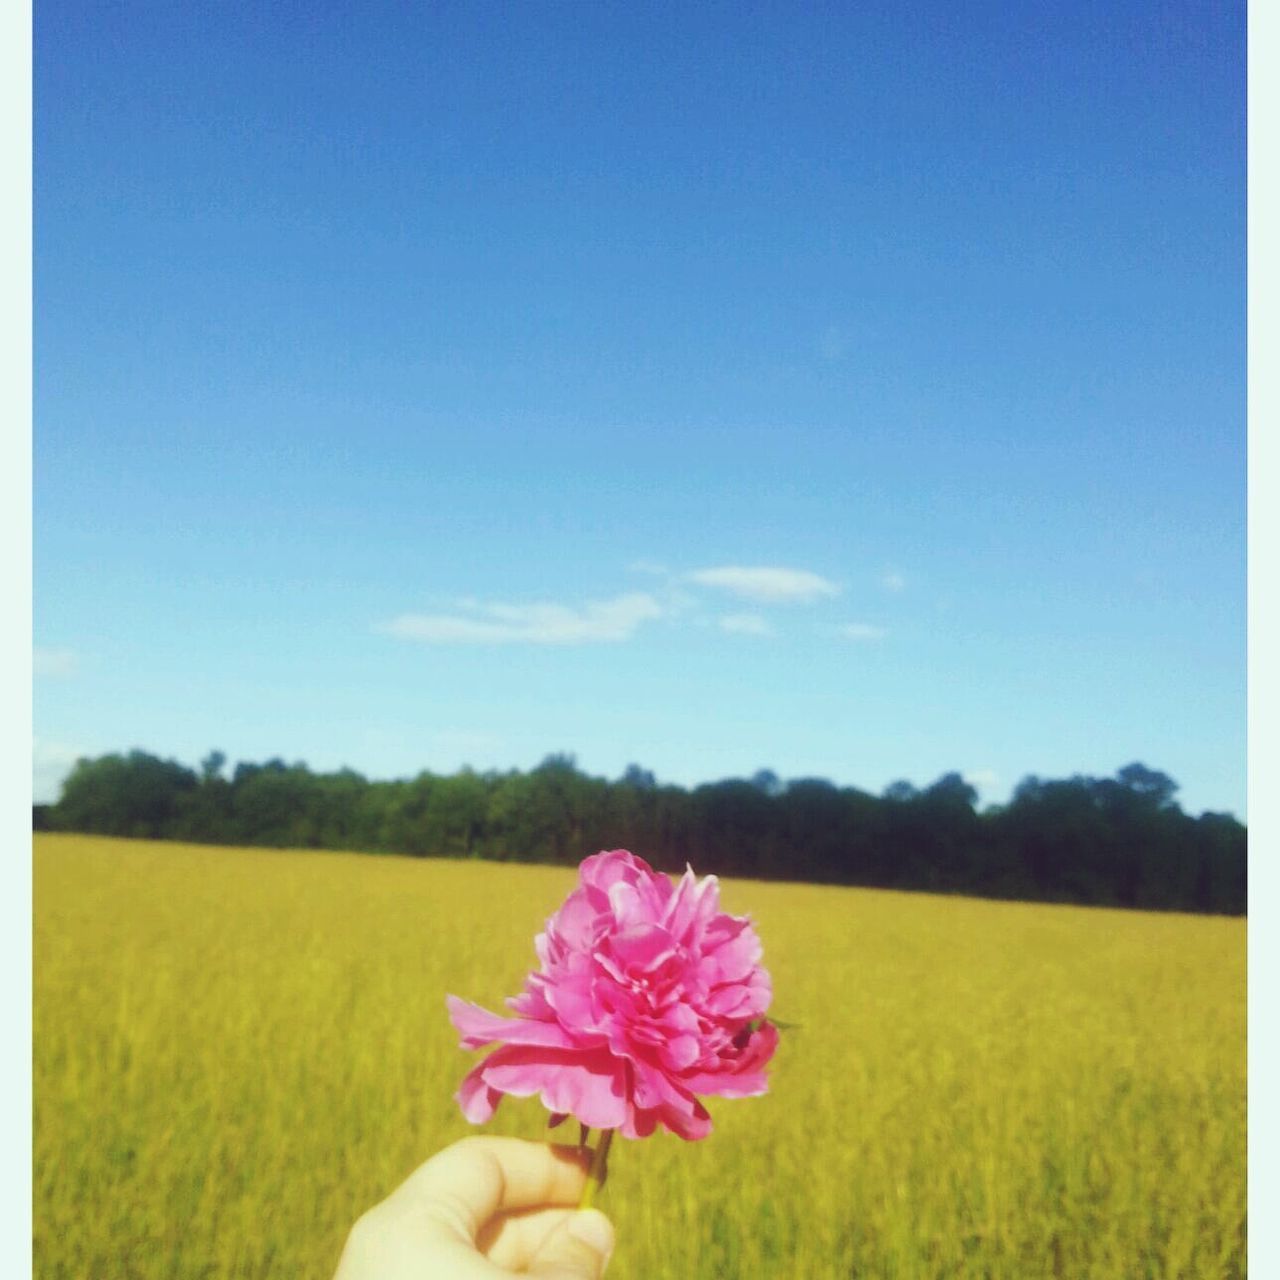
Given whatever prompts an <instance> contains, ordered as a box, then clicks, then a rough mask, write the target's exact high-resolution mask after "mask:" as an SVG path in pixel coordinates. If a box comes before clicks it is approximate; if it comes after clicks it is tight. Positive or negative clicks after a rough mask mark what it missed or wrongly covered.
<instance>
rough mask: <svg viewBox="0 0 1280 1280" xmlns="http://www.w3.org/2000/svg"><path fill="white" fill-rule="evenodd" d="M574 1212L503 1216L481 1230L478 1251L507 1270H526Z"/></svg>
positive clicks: (544, 1211)
mask: <svg viewBox="0 0 1280 1280" xmlns="http://www.w3.org/2000/svg"><path fill="white" fill-rule="evenodd" d="M572 1212H573V1210H572V1209H521V1210H519V1211H518V1212H516V1213H499V1214H497V1215H496V1216H494V1217H492V1218H490V1219H489V1221H488V1222H486V1223H485V1224H484V1226H483V1227H481V1228H480V1234H479V1235H478V1236H477V1237H476V1248H477V1249H478V1250H479V1251H480V1252H481V1253H482V1254H484V1256H485V1257H486V1258H488V1259H489V1261H490V1262H492V1263H494V1264H495V1265H497V1266H499V1267H503V1268H505V1269H506V1270H507V1271H516V1272H521V1271H524V1269H525V1268H526V1267H527V1266H528V1265H529V1262H530V1259H532V1258H533V1257H534V1256H535V1255H536V1254H537V1252H538V1250H539V1249H541V1248H542V1246H543V1244H544V1243H545V1242H546V1239H547V1237H548V1236H549V1235H550V1234H551V1233H552V1232H553V1231H554V1230H555V1229H556V1228H557V1227H558V1226H559V1225H560V1224H561V1223H562V1222H563V1221H564V1220H565V1219H566V1218H567V1217H568V1216H569V1215H570V1214H571V1213H572Z"/></svg>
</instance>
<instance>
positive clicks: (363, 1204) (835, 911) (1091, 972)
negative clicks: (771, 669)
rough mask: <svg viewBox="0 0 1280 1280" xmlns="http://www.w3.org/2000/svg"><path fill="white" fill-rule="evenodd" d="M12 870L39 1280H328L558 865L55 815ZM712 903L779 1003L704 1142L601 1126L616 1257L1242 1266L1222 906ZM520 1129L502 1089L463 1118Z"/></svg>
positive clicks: (1032, 1268)
mask: <svg viewBox="0 0 1280 1280" xmlns="http://www.w3.org/2000/svg"><path fill="white" fill-rule="evenodd" d="M637 852H641V853H643V850H638V851H637ZM34 857H35V862H34V866H35V956H34V961H35V991H34V1002H35V1003H34V1035H35V1060H34V1088H35V1175H34V1176H35V1183H34V1186H35V1200H34V1217H35V1233H36V1235H35V1253H36V1267H35V1273H36V1275H37V1276H40V1277H47V1278H48V1280H54V1278H58V1280H71V1278H72V1277H75V1278H76V1280H80V1278H82V1277H88V1276H93V1277H117V1276H119V1277H140V1278H141V1277H146V1278H148V1280H150V1278H152V1277H156V1278H158V1277H212V1276H237V1277H240V1276H245V1277H248V1276H253V1277H265V1276H320V1277H327V1276H328V1275H330V1274H331V1273H332V1270H333V1268H334V1266H335V1265H336V1261H337V1257H338V1254H339V1252H340V1249H341V1246H342V1242H343V1238H344V1236H345V1234H346V1231H347V1229H348V1228H349V1226H350V1224H351V1223H352V1221H354V1219H355V1218H356V1217H357V1216H358V1215H359V1213H360V1212H361V1211H363V1209H365V1208H367V1207H368V1206H369V1205H371V1204H372V1203H373V1202H374V1201H376V1200H377V1199H380V1198H381V1197H382V1196H383V1195H385V1194H386V1193H387V1192H388V1191H389V1190H390V1189H391V1188H392V1187H393V1186H394V1185H395V1184H396V1183H398V1182H399V1181H400V1180H401V1179H402V1178H403V1177H404V1176H405V1175H406V1174H407V1173H408V1172H409V1171H410V1170H411V1169H412V1168H413V1167H414V1166H415V1165H416V1164H418V1163H419V1162H420V1161H421V1160H423V1159H424V1158H425V1157H426V1156H427V1155H429V1154H430V1153H431V1152H432V1151H434V1150H436V1149H437V1148H439V1147H440V1146H442V1145H444V1144H446V1143H448V1142H450V1141H452V1140H454V1139H455V1138H458V1137H461V1136H463V1135H464V1134H466V1133H468V1132H471V1129H470V1126H468V1125H467V1124H466V1122H465V1121H464V1120H463V1119H462V1117H461V1116H460V1114H459V1113H458V1111H457V1108H456V1105H455V1104H454V1102H453V1101H452V1097H451V1095H452V1093H453V1091H454V1089H455V1088H456V1087H457V1083H458V1081H459V1080H460V1079H461V1076H462V1075H463V1073H464V1072H465V1071H466V1070H467V1068H468V1066H469V1064H470V1062H471V1061H472V1060H473V1055H469V1054H465V1053H463V1052H461V1051H460V1050H459V1049H458V1048H457V1041H456V1035H455V1033H454V1032H453V1030H452V1028H451V1027H450V1025H449V1023H448V1021H447V1018H446V1016H445V1010H444V997H445V994H446V992H453V993H456V994H459V995H463V996H466V997H468V998H470V999H473V1000H476V1001H478V1002H479V1003H481V1004H486V1005H488V1006H489V1007H491V1008H496V1007H500V1002H501V1000H502V998H503V997H504V996H506V995H509V994H514V993H515V991H517V990H518V989H519V987H520V984H521V982H522V979H523V977H524V974H525V973H526V971H527V970H528V969H529V968H530V967H531V965H532V964H533V963H534V957H533V950H532V940H533V936H534V934H535V933H536V932H537V931H538V930H539V929H540V928H541V926H542V923H543V921H544V920H545V918H546V916H547V915H549V914H550V913H551V912H552V911H553V910H554V909H555V907H556V906H557V905H558V904H559V902H560V900H561V899H562V897H563V896H564V894H565V893H566V892H567V891H568V889H569V888H570V887H571V885H572V883H573V881H574V875H573V872H572V871H565V870H562V869H557V868H548V867H534V866H521V865H514V864H507V865H498V864H491V863H478V862H465V861H436V860H430V859H410V858H395V857H374V856H362V855H354V854H337V853H294V852H281V851H264V850H253V849H223V848H211V847H197V846H183V845H174V844H165V843H158V842H135V841H126V840H113V839H106V838H86V837H78V836H68V835H52V834H50V835H39V836H37V837H36V840H35V855H34ZM662 869H664V870H667V871H674V870H679V868H671V867H664V868H662ZM723 900H724V903H725V907H726V909H727V910H730V911H733V912H735V913H741V912H749V913H751V914H752V915H753V917H754V918H755V920H756V922H757V925H758V927H759V930H760V932H761V935H762V937H763V939H764V942H765V948H766V955H765V959H766V964H767V965H768V967H769V968H770V970H771V972H772V974H773V977H774V984H775V993H776V994H775V1003H774V1009H773V1012H774V1013H775V1014H776V1016H777V1017H778V1018H780V1019H783V1020H784V1021H786V1022H789V1023H794V1024H797V1025H796V1026H795V1028H794V1029H791V1030H788V1031H787V1032H786V1033H785V1034H784V1038H783V1043H782V1047H781V1049H780V1050H779V1053H778V1056H777V1059H776V1061H775V1066H774V1069H773V1075H772V1089H771V1092H770V1093H769V1095H768V1096H767V1097H764V1098H761V1099H754V1100H748V1101H740V1102H719V1103H717V1102H716V1101H715V1100H712V1101H711V1104H710V1105H711V1109H712V1113H713V1115H714V1117H715V1121H716V1131H715V1133H714V1134H713V1135H712V1136H711V1138H710V1139H708V1140H707V1141H705V1142H702V1143H694V1144H685V1143H683V1142H681V1141H679V1140H678V1139H676V1138H674V1137H671V1136H669V1135H658V1136H657V1137H655V1138H653V1139H649V1140H647V1141H644V1142H641V1143H630V1142H623V1143H622V1144H621V1145H620V1146H618V1145H616V1144H615V1154H614V1158H613V1160H612V1167H611V1174H610V1181H609V1185H608V1187H607V1189H606V1191H605V1193H604V1196H603V1199H602V1207H604V1208H605V1209H606V1210H607V1211H608V1212H609V1213H610V1215H611V1216H612V1217H613V1218H614V1220H615V1221H616V1223H617V1226H618V1230H619V1240H620V1244H619V1249H618V1252H617V1255H616V1257H615V1260H614V1263H613V1267H612V1269H611V1272H610V1274H611V1275H612V1276H616V1277H619V1278H620V1280H621V1278H626V1277H635V1278H636V1280H639V1278H641V1277H643V1278H644V1280H691V1278H693V1277H722V1276H743V1277H757V1276H759V1277H764V1276H769V1275H774V1274H783V1275H798V1276H805V1277H814V1278H820V1277H837V1276H838V1277H845V1276H849V1275H859V1276H864V1275H865V1276H876V1277H880V1276H884V1277H935V1276H936V1277H942V1276H948V1277H950V1276H955V1277H962V1276H964V1277H979V1276H982V1277H1009V1278H1011V1280H1012V1278H1013V1277H1019V1278H1024V1277H1037V1276H1066V1277H1083V1276H1090V1277H1115V1278H1116V1280H1119V1278H1120V1277H1124V1278H1125V1280H1132V1278H1135V1277H1163V1278H1169V1280H1172V1278H1173V1277H1218V1276H1224V1277H1226V1276H1242V1275H1243V1274H1244V1273H1245V1132H1246V1130H1245V929H1246V926H1245V922H1244V921H1243V920H1241V919H1228V918H1220V917H1192V916H1184V915H1174V914H1167V915H1162V914H1144V913H1137V912H1121V911H1113V910H1102V909H1083V908H1072V907H1058V906H1045V905H1024V904H1019V903H995V902H982V901H976V900H971V899H964V898H943V897H931V896H927V895H907V894H898V893H890V892H880V891H871V890H857V889H834V888H822V887H816V886H799V885H784V884H763V883H755V882H747V881H726V882H725V884H724V887H723ZM544 1120H545V1113H544V1112H543V1111H542V1109H541V1107H540V1106H539V1105H538V1104H537V1103H536V1102H516V1101H508V1102H506V1103H504V1104H503V1106H502V1107H501V1108H500V1110H499V1112H498V1115H497V1117H496V1118H495V1120H494V1122H493V1124H492V1126H491V1128H492V1129H493V1130H494V1131H496V1132H503V1133H513V1134H517V1135H521V1136H526V1137H536V1136H540V1135H541V1134H542V1132H543V1123H544Z"/></svg>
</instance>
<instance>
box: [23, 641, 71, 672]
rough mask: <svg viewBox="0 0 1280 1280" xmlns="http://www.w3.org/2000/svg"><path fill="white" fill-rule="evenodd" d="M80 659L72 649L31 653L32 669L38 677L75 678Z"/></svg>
mask: <svg viewBox="0 0 1280 1280" xmlns="http://www.w3.org/2000/svg"><path fill="white" fill-rule="evenodd" d="M79 666H80V659H79V658H78V657H77V656H76V655H75V653H73V652H72V651H71V650H70V649H41V648H39V647H38V646H37V647H36V648H35V649H33V650H32V652H31V669H32V671H33V672H34V673H35V674H36V675H38V676H73V675H75V673H76V671H77V669H78V668H79Z"/></svg>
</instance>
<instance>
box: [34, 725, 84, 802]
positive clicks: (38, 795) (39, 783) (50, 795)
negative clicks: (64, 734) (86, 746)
mask: <svg viewBox="0 0 1280 1280" xmlns="http://www.w3.org/2000/svg"><path fill="white" fill-rule="evenodd" d="M85 754H87V753H86V752H84V751H82V750H81V749H80V748H79V747H74V746H71V745H70V744H68V743H65V742H46V741H44V740H43V739H41V738H34V739H33V740H32V742H31V799H32V801H33V803H35V804H52V803H53V802H54V801H55V800H57V798H58V796H59V794H60V793H61V790H62V783H63V779H65V778H66V776H67V774H69V773H70V772H71V768H72V766H73V765H74V764H75V762H76V761H77V760H79V759H80V757H81V756H83V755H85Z"/></svg>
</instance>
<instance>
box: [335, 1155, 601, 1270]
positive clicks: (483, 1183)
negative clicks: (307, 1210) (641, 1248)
mask: <svg viewBox="0 0 1280 1280" xmlns="http://www.w3.org/2000/svg"><path fill="white" fill-rule="evenodd" d="M589 1163H590V1155H589V1153H584V1152H583V1151H582V1150H581V1149H580V1148H578V1147H561V1146H551V1145H550V1144H548V1143H542V1142H523V1141H521V1140H520V1139H519V1138H498V1137H476V1138H463V1139H462V1141H461V1142H455V1143H454V1144H453V1145H452V1146H451V1147H446V1148H445V1149H444V1150H443V1151H441V1152H438V1153H437V1154H436V1155H434V1156H432V1157H431V1159H430V1160H428V1161H427V1162H426V1164H424V1165H422V1166H421V1167H420V1168H419V1169H418V1170H417V1171H416V1172H414V1173H413V1174H411V1175H410V1176H409V1178H408V1179H407V1180H406V1181H405V1182H404V1183H403V1184H402V1185H401V1186H399V1187H397V1188H396V1190H395V1191H393V1192H392V1193H391V1195H389V1196H388V1197H387V1198H386V1199H385V1200H384V1201H383V1202H382V1203H381V1204H379V1205H375V1206H374V1207H373V1208H372V1209H370V1210H369V1211H368V1212H367V1213H366V1214H364V1215H363V1217H361V1218H360V1220H359V1221H358V1222H357V1223H356V1225H355V1226H354V1227H352V1229H351V1234H350V1236H349V1237H348V1238H347V1244H346V1248H345V1249H344V1250H343V1251H342V1258H341V1259H340V1261H339V1262H338V1271H337V1274H336V1275H335V1276H334V1280H500V1278H501V1277H504V1276H512V1275H529V1276H541V1277H543V1280H599V1277H600V1276H602V1275H603V1274H604V1269H605V1267H606V1266H607V1265H608V1261H609V1255H610V1254H611V1253H612V1252H613V1238H614V1237H613V1227H612V1225H611V1224H610V1222H609V1219H608V1218H606V1217H605V1216H604V1214H602V1213H601V1212H600V1211H599V1210H598V1209H584V1210H581V1211H579V1210H577V1209H575V1206H576V1205H577V1204H578V1202H579V1200H580V1198H581V1196H582V1192H583V1188H584V1187H585V1186H586V1181H587V1169H588V1165H589Z"/></svg>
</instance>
